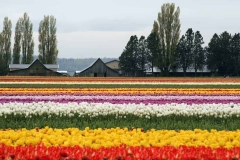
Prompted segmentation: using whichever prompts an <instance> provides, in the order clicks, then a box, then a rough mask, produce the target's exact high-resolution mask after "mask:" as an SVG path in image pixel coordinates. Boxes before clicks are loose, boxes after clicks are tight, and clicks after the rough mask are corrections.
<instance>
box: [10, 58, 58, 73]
mask: <svg viewBox="0 0 240 160" xmlns="http://www.w3.org/2000/svg"><path fill="white" fill-rule="evenodd" d="M9 69H10V71H9V73H8V75H12V76H62V74H61V73H58V72H57V69H58V65H54V64H53V65H51V64H42V62H41V61H39V60H38V59H36V60H35V61H33V62H32V63H31V64H30V65H28V64H10V65H9Z"/></svg>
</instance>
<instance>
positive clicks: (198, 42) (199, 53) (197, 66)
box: [193, 31, 206, 76]
mask: <svg viewBox="0 0 240 160" xmlns="http://www.w3.org/2000/svg"><path fill="white" fill-rule="evenodd" d="M203 43H204V42H203V37H202V35H201V33H200V32H199V31H197V32H196V33H195V35H194V43H193V68H194V70H195V76H196V73H197V70H203V67H204V64H205V59H206V57H205V51H204V49H203V47H202V44H203Z"/></svg>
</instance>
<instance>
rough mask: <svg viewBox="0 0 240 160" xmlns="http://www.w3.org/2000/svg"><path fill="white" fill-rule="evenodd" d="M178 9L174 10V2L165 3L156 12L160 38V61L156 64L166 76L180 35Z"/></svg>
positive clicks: (172, 62)
mask: <svg viewBox="0 0 240 160" xmlns="http://www.w3.org/2000/svg"><path fill="white" fill-rule="evenodd" d="M179 15H180V9H179V7H177V9H176V10H175V4H174V3H171V4H170V3H166V4H163V5H162V7H161V12H159V13H158V24H159V31H158V34H159V39H160V48H161V51H162V52H160V53H161V54H160V57H159V59H160V61H158V63H159V64H158V65H157V66H160V68H159V69H160V70H161V72H162V73H163V75H166V76H168V74H169V71H170V70H171V69H172V68H173V67H174V64H175V50H176V46H177V43H178V40H179V35H180V27H181V24H180V19H179Z"/></svg>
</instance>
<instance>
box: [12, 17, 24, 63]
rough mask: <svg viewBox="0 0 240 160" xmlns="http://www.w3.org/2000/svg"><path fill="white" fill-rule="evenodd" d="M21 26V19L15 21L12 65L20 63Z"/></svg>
mask: <svg viewBox="0 0 240 160" xmlns="http://www.w3.org/2000/svg"><path fill="white" fill-rule="evenodd" d="M21 24H22V19H21V18H20V19H19V20H18V21H17V24H16V27H15V37H14V47H13V64H19V63H20V53H21V37H22V33H21Z"/></svg>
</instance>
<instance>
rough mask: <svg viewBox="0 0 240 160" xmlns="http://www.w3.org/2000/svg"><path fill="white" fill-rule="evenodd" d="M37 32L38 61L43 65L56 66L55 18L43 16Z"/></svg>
mask: <svg viewBox="0 0 240 160" xmlns="http://www.w3.org/2000/svg"><path fill="white" fill-rule="evenodd" d="M38 32H39V37H38V40H39V45H38V50H39V56H38V57H39V60H40V61H41V62H42V63H43V64H56V63H57V56H58V49H57V35H56V32H57V28H56V18H54V16H44V19H43V20H42V21H41V22H40V24H39V29H38Z"/></svg>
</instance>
